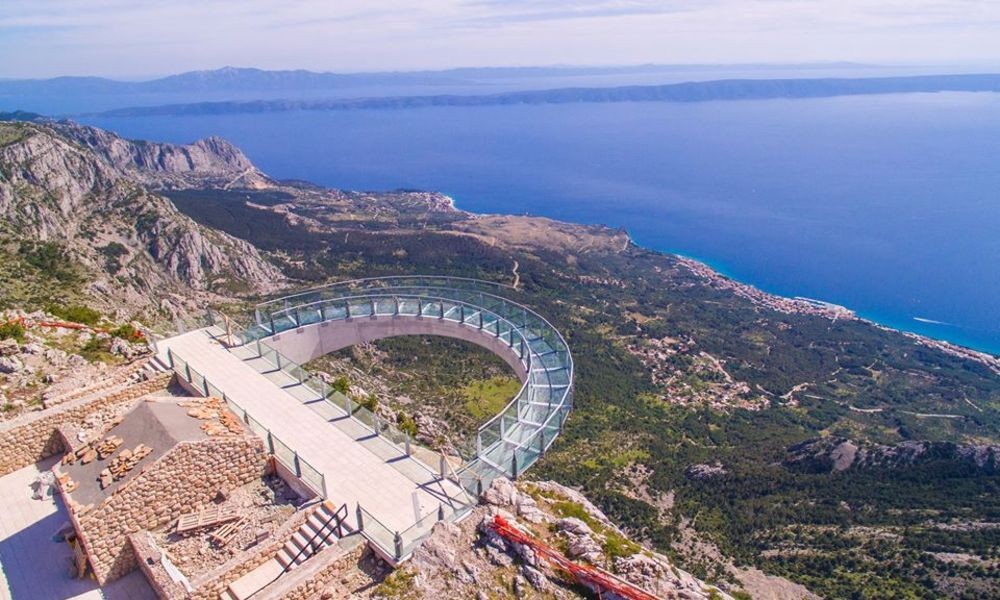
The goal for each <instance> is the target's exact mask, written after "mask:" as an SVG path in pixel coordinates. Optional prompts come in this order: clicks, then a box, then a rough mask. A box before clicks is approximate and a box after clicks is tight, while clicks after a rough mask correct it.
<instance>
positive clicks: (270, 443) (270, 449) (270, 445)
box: [267, 429, 274, 454]
mask: <svg viewBox="0 0 1000 600" xmlns="http://www.w3.org/2000/svg"><path fill="white" fill-rule="evenodd" d="M267 451H268V452H270V453H271V454H274V436H272V435H271V430H270V429H268V430H267Z"/></svg>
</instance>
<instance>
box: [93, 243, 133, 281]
mask: <svg viewBox="0 0 1000 600" xmlns="http://www.w3.org/2000/svg"><path fill="white" fill-rule="evenodd" d="M98 250H99V251H100V253H101V254H103V255H104V268H105V269H106V270H107V271H108V272H109V273H111V274H112V275H117V274H118V272H119V271H121V270H122V257H124V256H127V255H128V248H126V247H125V246H123V245H121V244H119V243H118V242H111V243H110V244H108V245H107V246H102V247H100V248H98Z"/></svg>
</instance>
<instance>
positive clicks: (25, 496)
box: [0, 458, 156, 600]
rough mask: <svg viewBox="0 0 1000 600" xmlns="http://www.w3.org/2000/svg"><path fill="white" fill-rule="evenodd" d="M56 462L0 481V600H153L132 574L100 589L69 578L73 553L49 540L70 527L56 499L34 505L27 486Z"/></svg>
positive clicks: (139, 576) (140, 577)
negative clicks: (0, 499) (65, 525)
mask: <svg viewBox="0 0 1000 600" xmlns="http://www.w3.org/2000/svg"><path fill="white" fill-rule="evenodd" d="M56 460H58V458H56V459H50V460H48V461H45V462H43V463H40V464H39V465H32V466H30V467H25V468H23V469H21V470H19V471H15V472H13V473H11V474H9V475H6V476H4V477H0V498H3V499H4V506H3V509H2V510H0V567H2V570H0V600H64V599H67V598H74V599H79V600H102V599H107V600H126V599H131V600H147V599H148V600H153V599H155V598H156V594H155V593H154V592H153V590H152V588H150V587H149V584H148V583H146V580H145V578H144V577H143V575H142V573H140V572H139V571H135V572H133V573H130V574H129V575H128V576H126V577H123V578H122V579H119V580H118V581H116V582H114V583H112V584H111V585H109V586H107V587H106V588H105V589H103V590H102V589H101V588H99V587H98V586H97V582H96V581H94V580H92V579H76V578H75V577H71V576H70V565H71V564H72V561H73V551H72V550H71V549H70V547H69V545H68V544H66V543H64V542H55V541H53V539H52V536H53V535H54V534H55V533H56V532H57V531H58V530H59V529H60V528H61V527H62V526H63V525H64V524H65V523H68V522H69V515H68V514H67V513H66V509H65V507H63V505H62V503H61V502H60V501H59V499H58V497H55V496H54V497H49V498H45V499H43V500H35V499H33V498H32V497H31V494H32V490H31V483H32V482H33V481H34V480H35V478H36V477H38V474H39V473H40V472H41V470H48V469H49V468H51V466H52V465H53V464H54V462H55V461H56Z"/></svg>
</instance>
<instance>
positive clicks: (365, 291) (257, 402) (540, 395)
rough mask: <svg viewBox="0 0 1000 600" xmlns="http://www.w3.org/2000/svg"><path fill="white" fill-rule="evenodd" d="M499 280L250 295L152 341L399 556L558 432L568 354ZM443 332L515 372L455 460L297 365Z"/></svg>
mask: <svg viewBox="0 0 1000 600" xmlns="http://www.w3.org/2000/svg"><path fill="white" fill-rule="evenodd" d="M505 291H506V292H508V293H512V292H513V290H512V289H510V288H506V287H505V286H500V285H497V284H488V283H485V282H480V281H476V280H469V279H459V278H448V277H392V278H380V279H366V280H358V281H350V282H345V283H341V284H336V285H333V286H328V287H325V288H321V289H317V290H311V291H308V292H304V293H301V294H296V295H293V296H288V297H285V298H280V299H278V300H275V301H272V302H267V303H264V304H261V305H259V306H258V307H257V309H256V323H255V324H254V325H252V326H251V327H249V328H247V329H246V330H242V329H238V328H235V327H234V325H233V324H232V323H230V322H226V323H223V322H220V321H217V322H216V323H215V325H213V326H211V327H208V328H204V329H200V330H197V331H193V332H190V333H187V334H183V335H180V336H177V337H174V338H170V339H168V340H163V341H161V342H159V344H158V352H159V354H160V356H161V358H162V359H163V360H164V362H168V363H170V364H171V365H172V366H173V368H174V369H175V370H176V371H177V372H178V373H179V374H180V375H181V376H182V377H184V378H185V379H186V380H188V381H190V382H191V384H192V386H193V387H194V388H195V389H197V390H199V391H202V392H203V393H208V394H212V395H217V396H221V397H224V398H225V399H226V401H227V402H228V403H229V405H230V407H231V408H233V410H234V411H235V412H237V414H239V415H240V416H241V417H242V418H243V419H244V421H245V422H247V423H248V424H249V426H250V428H251V429H253V430H254V431H255V432H256V433H258V434H259V435H261V436H262V437H263V438H264V439H265V440H266V441H267V443H268V444H269V446H270V448H271V450H272V452H273V453H274V455H275V456H276V457H277V458H278V460H279V461H281V462H282V464H284V465H285V466H286V467H288V468H289V469H290V470H292V471H294V472H295V473H296V474H298V475H299V477H300V478H301V479H302V481H304V482H305V483H306V484H307V485H309V486H310V487H312V488H313V489H314V490H315V491H316V492H317V493H318V494H320V495H323V496H325V497H328V498H330V499H331V500H332V501H334V502H335V503H337V504H340V503H347V504H348V506H349V507H352V508H353V509H354V514H353V515H352V516H353V517H354V521H355V525H360V526H361V528H362V532H363V533H364V534H365V535H366V537H368V538H369V539H370V540H371V541H373V542H374V543H375V544H376V546H377V547H378V548H379V549H380V550H381V551H382V552H383V554H386V555H387V557H388V558H390V559H394V560H396V561H398V560H401V559H404V558H405V557H406V556H407V555H408V554H409V553H410V552H411V551H412V549H413V548H414V547H415V546H416V545H417V544H418V543H419V541H420V540H421V539H422V538H423V536H425V535H426V533H427V532H429V530H430V528H431V527H432V526H433V524H434V522H436V521H437V520H438V519H440V518H456V517H459V516H461V515H462V514H464V513H465V512H467V510H468V508H469V507H471V506H472V505H473V504H474V503H475V498H476V497H478V494H479V493H480V492H481V491H482V490H483V489H485V488H486V487H488V485H489V483H490V482H491V481H492V480H493V479H494V478H496V477H498V476H506V477H517V476H518V475H519V474H520V473H522V472H523V471H524V470H525V469H527V468H528V467H530V466H531V465H532V464H533V463H534V462H535V461H536V460H537V459H538V458H539V457H540V456H541V455H542V454H544V452H545V451H546V450H547V449H548V447H549V446H550V445H551V444H552V442H553V441H554V440H555V438H556V436H558V434H559V432H560V430H561V428H562V424H563V422H564V420H565V418H566V415H567V414H568V412H569V410H570V408H571V394H572V382H573V361H572V357H571V355H570V352H569V348H568V347H567V345H566V343H565V341H564V340H563V338H562V336H561V335H560V334H559V332H558V331H556V330H555V329H554V328H553V327H552V326H551V325H550V324H549V323H548V321H546V320H545V319H543V318H542V317H540V316H539V315H537V314H536V313H534V312H533V311H531V310H530V309H528V308H527V307H525V306H523V305H521V304H518V303H516V302H514V301H512V300H509V299H507V298H505V297H504V296H503V295H502V294H503V293H504V292H505ZM399 335H441V336H447V337H452V338H458V339H463V340H466V341H469V342H472V343H475V344H478V345H480V346H483V347H485V348H487V349H489V350H491V351H492V352H494V353H495V354H497V355H498V356H500V357H501V358H503V359H504V360H505V361H506V362H507V364H509V365H510V366H511V368H512V369H513V370H514V372H515V373H516V374H517V376H518V377H519V378H520V380H521V382H522V387H521V389H520V391H519V392H518V394H517V396H516V397H515V398H513V399H512V400H511V402H510V403H509V404H508V405H507V406H506V407H505V408H504V410H503V411H502V412H501V413H500V414H498V415H496V416H495V417H493V418H492V419H490V420H489V421H488V422H487V423H485V424H484V425H482V426H481V427H480V428H479V430H478V432H477V436H476V452H475V454H474V455H473V456H469V457H467V459H466V460H464V461H458V460H456V459H455V457H449V458H447V459H446V458H445V457H442V456H440V455H435V454H433V453H431V452H430V451H429V450H426V449H424V448H420V447H418V446H417V445H416V444H415V443H413V442H412V441H411V440H409V439H408V437H407V436H406V435H405V434H403V433H401V432H399V431H397V430H395V429H394V428H393V427H392V425H391V424H389V423H386V422H384V420H383V419H379V417H378V416H377V415H375V414H372V413H371V412H369V411H367V409H365V408H363V407H361V406H359V405H357V404H356V403H354V402H352V401H351V400H349V399H348V398H347V397H346V396H344V395H342V394H339V393H337V392H334V391H333V390H331V389H330V388H329V386H327V385H326V384H325V383H324V382H323V381H321V380H319V379H318V378H315V377H313V376H311V375H310V374H309V373H308V372H306V371H305V370H304V369H302V368H301V367H300V366H299V365H300V364H304V363H306V362H308V361H309V360H312V359H313V358H316V357H318V356H322V355H324V354H327V353H329V352H334V351H336V350H339V349H341V348H345V347H348V346H351V345H354V344H357V343H363V342H368V341H372V340H376V339H381V338H386V337H393V336H399Z"/></svg>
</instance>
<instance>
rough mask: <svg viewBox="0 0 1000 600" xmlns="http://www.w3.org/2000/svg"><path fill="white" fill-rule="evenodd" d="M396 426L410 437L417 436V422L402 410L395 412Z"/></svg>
mask: <svg viewBox="0 0 1000 600" xmlns="http://www.w3.org/2000/svg"><path fill="white" fill-rule="evenodd" d="M396 426H397V427H399V430H400V431H402V432H403V433H405V434H408V435H409V436H410V437H411V438H412V437H417V432H418V431H419V428H418V427H417V422H416V421H414V420H413V417H411V416H410V415H408V414H405V413H402V412H401V413H399V414H397V415H396Z"/></svg>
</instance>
